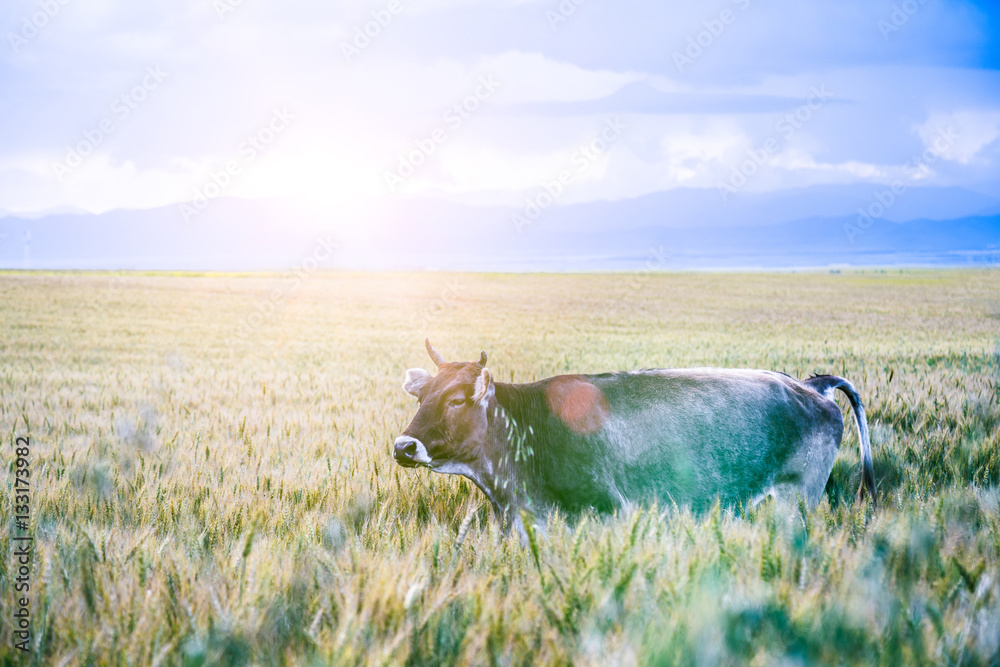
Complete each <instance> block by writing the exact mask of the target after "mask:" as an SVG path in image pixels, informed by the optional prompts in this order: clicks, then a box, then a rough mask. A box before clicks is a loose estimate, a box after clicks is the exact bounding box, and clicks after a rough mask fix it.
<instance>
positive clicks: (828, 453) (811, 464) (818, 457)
mask: <svg viewBox="0 0 1000 667" xmlns="http://www.w3.org/2000/svg"><path fill="white" fill-rule="evenodd" d="M839 448H840V443H839V442H838V441H837V440H836V439H835V438H834V437H832V434H830V433H824V432H816V433H813V434H811V435H810V436H808V437H807V438H806V439H805V440H804V441H803V442H802V443H801V445H800V446H799V448H798V450H797V451H796V452H795V454H794V455H792V457H791V458H790V459H788V461H787V462H786V463H785V465H784V466H783V467H782V469H781V471H780V472H779V473H778V475H777V476H776V477H775V480H774V486H773V488H772V490H771V495H773V496H774V497H775V498H778V499H780V500H787V501H795V500H796V499H797V496H799V495H801V496H802V497H804V498H805V499H806V501H807V502H808V503H809V509H815V508H816V506H817V505H819V501H820V500H822V499H823V492H824V491H825V490H826V482H827V480H829V479H830V472H831V471H832V470H833V462H834V461H835V460H836V458H837V451H838V450H839Z"/></svg>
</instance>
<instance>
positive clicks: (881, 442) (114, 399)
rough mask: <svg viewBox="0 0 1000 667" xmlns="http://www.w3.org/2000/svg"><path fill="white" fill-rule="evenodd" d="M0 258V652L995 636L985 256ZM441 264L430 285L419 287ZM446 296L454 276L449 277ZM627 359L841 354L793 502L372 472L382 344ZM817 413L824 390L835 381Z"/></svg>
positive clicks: (718, 360) (392, 417)
mask: <svg viewBox="0 0 1000 667" xmlns="http://www.w3.org/2000/svg"><path fill="white" fill-rule="evenodd" d="M108 281H109V278H108V277H107V276H102V275H100V274H91V275H79V274H77V275H62V274H54V275H32V274H16V273H15V274H10V273H9V274H3V275H0V310H2V313H3V318H2V320H0V353H2V358H3V365H2V366H0V424H2V426H3V432H4V433H5V434H6V436H5V437H4V440H5V442H4V445H3V446H4V449H3V450H2V453H0V461H2V462H3V463H4V465H3V466H2V470H0V525H2V526H3V530H2V532H0V552H2V553H3V554H4V557H3V561H2V565H0V619H3V620H2V621H0V642H2V644H0V663H3V664H8V663H13V662H27V663H32V664H123V665H124V664H142V665H145V664H185V665H200V664H204V665H208V664H223V665H240V664H250V663H256V664H291V663H303V662H305V663H312V664H324V663H335V664H413V665H424V664H470V663H474V664H498V665H521V664H564V663H573V664H595V665H597V664H600V665H605V664H633V663H641V664H745V663H753V664H774V663H776V662H780V661H788V660H791V661H793V662H810V663H812V662H817V663H852V664H874V663H882V664H899V663H900V662H904V661H905V662H933V663H947V664H950V663H954V664H959V663H961V664H996V663H997V661H1000V570H998V562H1000V525H998V522H1000V493H998V490H997V486H998V482H1000V363H998V362H1000V358H998V355H1000V348H998V346H997V334H998V331H1000V318H998V314H1000V307H998V305H997V303H998V301H1000V277H998V276H997V275H996V272H990V271H981V272H959V271H955V272H931V271H920V272H904V273H871V272H869V273H842V274H836V275H820V274H808V275H786V276H774V275H739V276H736V275H731V276H721V275H695V274H679V275H656V276H652V277H649V278H648V279H644V280H643V281H642V282H641V284H639V285H638V288H637V287H636V286H637V282H636V281H635V280H629V278H628V277H627V276H617V275H605V276H561V275H544V276H510V275H498V276H472V275H469V276H460V277H458V285H459V288H458V289H456V288H455V287H454V281H455V277H454V276H443V275H434V274H421V275H351V274H328V275H318V276H315V277H312V278H310V280H309V281H307V282H306V283H305V284H304V285H302V286H301V287H299V288H298V289H297V290H295V291H294V292H292V293H291V294H289V296H288V297H287V298H286V299H285V300H284V301H283V302H282V304H281V306H280V307H279V309H278V310H277V312H276V313H274V314H273V315H271V316H267V317H262V318H261V319H262V323H261V324H260V326H258V327H257V328H256V329H254V330H253V331H252V332H251V334H250V336H249V337H247V338H245V339H244V338H240V337H239V336H237V335H236V333H237V331H238V327H239V324H240V323H241V322H245V321H247V318H248V316H249V315H250V314H252V313H253V312H254V311H255V308H256V306H257V304H258V303H260V302H261V300H263V299H265V298H266V297H267V296H268V295H269V294H270V292H271V290H272V289H273V287H274V285H275V283H276V282H278V281H279V278H277V277H269V276H237V277H225V276H193V277H185V276H175V275H172V276H157V275H131V276H126V277H125V278H124V280H122V281H119V282H118V283H116V286H115V289H113V290H109V289H107V285H108ZM449 284H451V285H452V287H450V288H447V289H449V290H450V292H449V293H448V294H449V297H448V298H447V299H441V298H440V296H441V294H442V290H445V289H446V286H447V285H449ZM454 294H457V296H454ZM425 336H430V338H431V339H432V340H433V341H434V343H435V345H436V346H437V347H438V349H440V350H441V351H442V352H443V353H444V354H445V356H446V357H449V358H458V359H470V360H471V359H474V358H478V354H479V350H481V349H486V350H487V351H488V352H489V353H490V359H491V362H490V366H491V370H493V371H494V374H495V376H496V377H497V378H498V379H500V380H504V381H508V380H514V381H529V380H532V379H536V378H540V377H545V376H549V375H553V374H557V373H563V372H598V371H605V370H616V369H632V368H643V367H671V366H672V367H684V366H701V365H710V366H731V367H756V368H771V369H775V370H781V371H785V372H787V373H789V374H792V375H796V376H805V375H808V374H810V373H813V372H831V373H837V374H840V375H843V376H845V377H847V378H849V379H850V380H851V381H852V382H853V383H854V384H855V385H856V386H857V387H858V389H859V391H860V393H861V395H862V398H863V399H864V400H865V401H866V404H867V407H868V414H869V419H870V421H871V425H872V436H873V441H874V457H875V470H876V477H877V480H878V482H879V495H880V505H879V508H878V510H877V511H873V510H872V509H871V508H870V507H869V506H868V505H867V504H863V503H862V504H859V503H857V501H856V500H855V497H854V495H855V491H856V489H857V486H858V483H859V469H858V460H857V439H856V437H857V436H856V430H855V429H854V427H853V425H852V424H853V421H852V420H850V419H848V420H847V421H848V426H847V434H846V437H845V443H844V446H843V447H842V449H841V454H840V456H839V459H838V461H837V464H836V466H835V468H834V471H833V474H832V476H831V479H830V482H829V484H828V486H827V493H826V497H825V499H824V500H823V501H822V502H821V504H820V506H819V508H818V509H817V510H816V511H815V512H812V513H810V512H807V511H805V510H804V508H802V507H800V506H796V505H794V504H790V505H778V504H774V503H772V502H765V503H763V504H762V505H760V506H758V507H756V508H740V507H737V508H728V507H715V508H713V509H712V510H711V511H710V512H708V513H706V514H704V515H692V514H691V513H690V512H688V511H686V510H685V509H684V508H674V507H637V508H633V509H631V510H629V511H627V512H623V513H620V514H618V515H616V516H611V517H607V516H597V515H590V516H585V517H583V518H582V519H579V520H576V521H573V522H570V521H567V520H565V519H564V518H562V517H559V516H558V515H556V516H553V517H550V520H549V522H548V526H547V530H546V531H545V532H544V533H541V532H539V533H537V534H533V535H532V541H531V544H530V545H529V546H528V547H527V548H522V547H521V545H520V544H519V542H518V540H517V537H516V536H511V535H506V534H503V533H502V532H501V531H500V529H499V527H498V526H497V525H496V523H495V522H494V521H493V520H492V518H491V516H490V512H489V511H488V508H487V507H486V505H485V502H484V500H483V498H482V497H481V494H480V493H479V492H478V491H477V490H476V489H475V488H474V487H473V486H472V485H471V484H470V483H468V482H466V481H464V480H461V479H458V478H454V477H444V476H435V475H433V474H431V473H429V472H426V471H413V470H403V469H401V468H399V467H398V466H396V465H395V464H394V463H393V462H392V460H391V457H390V455H389V445H390V444H391V442H392V441H393V439H394V438H395V436H396V435H398V434H399V433H400V432H401V431H402V429H403V428H404V427H405V425H406V424H407V423H408V421H409V419H410V417H411V416H412V414H413V413H414V410H415V404H414V402H413V400H412V399H411V398H410V397H408V396H406V395H405V394H404V393H403V392H402V391H401V389H400V383H401V382H402V378H403V373H404V371H405V370H406V369H407V368H410V367H414V366H424V367H426V366H428V365H429V363H430V362H429V360H427V359H426V358H425V356H424V352H423V349H422V341H423V338H424V337H425ZM844 407H845V409H846V404H845V406H844ZM15 435H18V436H19V435H30V436H31V442H32V451H33V455H34V456H33V460H32V463H31V465H32V474H33V478H32V479H33V484H34V494H33V498H32V512H33V517H32V532H33V534H34V535H35V537H36V545H37V553H36V558H35V561H34V567H33V572H32V623H33V646H32V653H31V654H30V655H29V656H26V657H25V656H21V655H20V654H19V653H18V652H15V651H14V650H13V649H12V648H11V634H10V625H9V622H8V621H9V619H10V618H11V615H12V613H13V610H14V605H15V600H14V595H13V591H12V585H11V569H10V567H11V559H10V557H9V554H10V553H11V550H12V543H11V540H10V537H11V530H10V529H9V526H10V525H11V522H12V508H11V496H10V493H11V483H12V476H11V474H10V472H9V467H8V463H9V462H10V459H11V453H12V449H11V446H12V443H13V440H14V437H15Z"/></svg>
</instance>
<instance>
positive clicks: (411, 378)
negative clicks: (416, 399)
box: [403, 368, 431, 396]
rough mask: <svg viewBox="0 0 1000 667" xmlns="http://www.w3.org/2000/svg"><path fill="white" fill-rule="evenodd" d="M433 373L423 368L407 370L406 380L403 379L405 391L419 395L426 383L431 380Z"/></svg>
mask: <svg viewBox="0 0 1000 667" xmlns="http://www.w3.org/2000/svg"><path fill="white" fill-rule="evenodd" d="M430 380H431V374H430V373H428V372H427V371H425V370H424V369H423V368H411V369H410V370H408V371H406V380H404V381H403V391H405V392H406V393H407V394H412V395H414V396H417V395H419V394H420V390H421V389H422V388H423V386H424V385H425V384H427V383H428V382H430Z"/></svg>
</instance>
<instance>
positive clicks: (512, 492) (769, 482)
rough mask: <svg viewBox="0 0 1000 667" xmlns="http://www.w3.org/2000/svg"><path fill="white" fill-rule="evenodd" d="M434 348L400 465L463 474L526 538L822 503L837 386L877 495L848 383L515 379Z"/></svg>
mask: <svg viewBox="0 0 1000 667" xmlns="http://www.w3.org/2000/svg"><path fill="white" fill-rule="evenodd" d="M425 344H426V346H427V352H428V354H429V355H430V357H431V360H433V362H434V364H435V366H437V374H436V375H434V376H432V375H431V374H430V373H428V372H427V371H426V370H424V369H422V368H416V369H411V370H408V371H407V372H406V380H405V382H404V383H403V389H404V390H405V391H406V392H407V393H409V394H412V395H413V396H415V397H416V398H417V399H418V400H419V403H420V405H419V408H418V409H417V414H416V416H414V418H413V420H412V421H411V422H410V425H409V426H407V427H406V430H405V431H403V433H402V435H400V436H399V437H398V438H396V441H395V443H394V445H393V447H392V451H393V457H394V458H395V460H396V462H397V463H398V464H399V465H401V466H403V467H406V468H414V467H418V466H423V467H426V468H429V469H430V470H432V471H434V472H439V473H444V474H452V475H461V476H463V477H466V478H468V479H469V480H471V481H472V483H473V484H475V485H476V487H478V488H479V490H480V491H482V492H483V494H485V496H486V497H487V498H488V499H489V502H490V504H491V505H492V507H493V510H494V512H495V513H496V515H497V517H498V519H500V520H501V522H502V523H504V525H511V523H512V524H513V525H514V526H515V527H516V528H517V530H518V532H520V533H522V537H523V533H524V526H523V520H522V516H528V515H530V516H533V517H538V516H541V515H544V514H545V513H547V512H548V511H549V510H552V509H558V510H560V511H561V512H563V513H564V514H565V515H569V516H573V515H578V514H579V513H581V512H583V511H587V510H588V509H590V508H593V509H594V510H597V511H598V512H613V511H615V510H616V509H620V508H625V507H628V506H630V505H631V504H633V503H640V502H643V501H654V502H659V503H662V504H665V505H668V506H669V505H677V506H688V507H691V508H692V509H693V510H695V511H699V510H703V509H705V508H707V507H709V506H711V505H712V504H713V503H714V502H715V501H716V500H718V501H720V502H721V503H723V504H724V505H727V506H739V505H746V504H747V503H754V504H756V503H757V502H759V501H760V500H762V499H763V498H765V497H767V496H769V495H770V496H775V497H777V498H779V499H795V498H797V497H799V496H801V497H802V498H804V499H805V500H806V501H807V502H808V504H809V506H810V508H815V506H816V505H817V504H818V503H819V501H820V499H821V498H822V495H823V492H824V490H825V487H826V483H827V480H828V479H829V477H830V472H831V471H832V469H833V464H834V459H835V458H836V456H837V451H838V449H839V448H840V442H841V438H842V436H843V432H844V420H843V416H842V415H841V412H840V408H839V407H837V404H836V403H835V402H834V400H833V395H834V391H835V390H840V391H842V392H843V393H844V394H846V395H847V398H848V400H849V401H850V404H851V407H852V409H853V411H854V417H855V419H856V421H857V425H858V432H859V436H860V437H859V441H860V450H861V473H862V474H861V479H862V481H861V485H860V487H859V489H858V497H859V499H862V500H863V499H864V497H865V495H866V494H869V495H870V496H871V499H872V502H873V503H874V502H875V500H876V497H875V475H874V472H873V469H872V457H871V445H870V442H869V437H868V422H867V419H866V417H865V409H864V406H863V405H862V403H861V399H860V398H859V396H858V392H857V391H856V390H855V389H854V387H853V386H852V385H851V383H850V382H848V381H847V380H845V379H843V378H840V377H836V376H833V375H819V376H813V377H810V378H809V379H807V380H801V381H800V380H796V379H794V378H792V377H790V376H788V375H785V374H783V373H777V372H772V371H763V370H730V369H718V368H689V369H658V370H641V371H632V372H619V373H602V374H597V375H559V376H556V377H551V378H547V379H544V380H539V381H537V382H531V383H528V384H507V383H503V382H496V381H494V379H493V375H492V373H491V372H490V370H489V368H487V366H486V361H487V357H486V352H483V353H482V355H481V356H480V359H479V361H478V362H475V361H474V362H446V361H445V360H444V358H443V357H442V356H441V354H439V353H438V352H437V350H435V349H434V347H433V346H432V345H431V343H430V340H426V341H425ZM525 512H526V513H527V514H522V513H525Z"/></svg>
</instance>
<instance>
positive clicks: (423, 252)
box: [0, 185, 1000, 271]
mask: <svg viewBox="0 0 1000 667" xmlns="http://www.w3.org/2000/svg"><path fill="white" fill-rule="evenodd" d="M887 190H888V188H887V187H885V186H883V187H879V186H871V185H867V186H857V185H851V186H817V187H811V188H801V189H793V190H783V191H778V192H772V193H740V194H737V195H731V196H729V197H728V200H726V201H724V200H723V198H722V196H720V194H719V192H718V191H716V190H715V189H679V190H670V191H665V192H658V193H654V194H650V195H645V196H642V197H636V198H633V199H623V200H617V201H601V202H589V203H576V204H568V205H560V202H559V201H558V200H557V201H555V202H554V203H552V204H550V205H548V206H547V207H545V206H544V205H545V204H547V203H548V199H547V198H546V197H544V196H542V197H538V196H537V193H536V194H535V195H533V197H532V198H533V199H534V200H535V202H536V206H534V207H533V206H531V205H529V202H528V201H527V200H526V201H525V203H524V204H522V205H521V206H476V205H471V204H463V203H455V202H452V201H447V200H444V199H435V198H429V197H425V198H398V199H390V200H381V201H372V202H367V203H363V204H361V205H358V206H356V207H355V208H354V209H353V210H352V211H351V212H343V213H340V214H336V215H334V214H322V213H316V212H315V211H310V210H307V209H305V208H303V207H302V206H301V205H300V204H299V203H297V202H294V201H288V200H279V199H264V200H245V199H235V198H220V199H217V200H213V201H211V202H210V203H209V205H208V206H207V207H206V208H205V210H203V211H200V212H198V214H197V215H196V216H193V217H190V219H189V220H185V219H184V215H183V214H182V212H181V209H180V207H179V206H178V205H172V206H166V207H161V208H154V209H146V210H115V211H109V212H105V213H100V214H92V213H82V212H60V211H54V212H51V213H49V214H42V215H33V216H17V215H12V214H8V215H6V216H4V217H0V268H33V269H147V270H161V269H162V270H224V271H232V270H277V269H284V268H288V267H291V266H295V265H297V264H299V263H301V262H302V260H303V259H304V258H306V257H308V256H309V255H310V254H312V252H313V250H314V248H315V246H316V245H317V243H320V242H322V243H324V244H326V245H329V244H330V243H336V244H338V247H337V250H336V252H335V253H334V255H333V257H332V258H331V259H330V260H329V261H328V262H326V263H324V265H323V266H324V267H326V268H344V269H362V270H394V269H399V270H413V269H418V270H419V269H440V270H476V271H567V270H570V271H576V270H588V271H589V270H594V271H601V270H635V269H642V268H649V269H654V270H657V269H797V268H826V267H833V266H859V267H860V266H915V265H935V266H940V265H967V264H972V263H975V262H976V261H977V258H981V257H983V256H990V257H994V258H995V257H996V256H997V253H1000V197H996V196H993V195H991V194H986V193H981V192H974V191H971V190H966V189H962V188H910V189H909V190H907V191H905V192H903V193H902V194H900V195H898V196H893V197H892V201H891V202H890V201H889V198H888V196H887V194H886V191H887ZM539 192H541V191H539ZM880 200H881V201H880ZM887 202H888V205H886V203H887ZM187 211H188V212H189V213H190V209H187ZM863 213H869V214H870V215H867V216H866V215H864V214H863ZM876 214H877V215H876Z"/></svg>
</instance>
